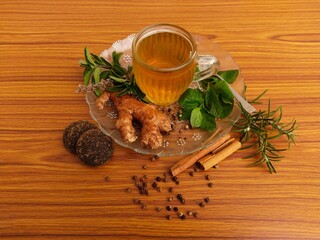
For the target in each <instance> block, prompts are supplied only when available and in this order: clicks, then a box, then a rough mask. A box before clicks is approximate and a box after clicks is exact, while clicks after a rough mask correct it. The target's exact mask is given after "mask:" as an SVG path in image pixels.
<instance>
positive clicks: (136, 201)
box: [133, 198, 141, 204]
mask: <svg viewBox="0 0 320 240" xmlns="http://www.w3.org/2000/svg"><path fill="white" fill-rule="evenodd" d="M133 202H134V203H135V204H139V203H140V202H141V201H140V200H139V199H138V198H135V199H133Z"/></svg>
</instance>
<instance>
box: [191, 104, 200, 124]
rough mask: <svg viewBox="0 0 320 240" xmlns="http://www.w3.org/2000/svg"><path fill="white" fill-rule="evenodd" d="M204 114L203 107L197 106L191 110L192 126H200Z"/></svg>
mask: <svg viewBox="0 0 320 240" xmlns="http://www.w3.org/2000/svg"><path fill="white" fill-rule="evenodd" d="M202 119H203V116H202V113H201V108H200V107H198V108H195V109H193V110H192V112H191V117H190V124H191V126H192V127H200V125H201V122H202Z"/></svg>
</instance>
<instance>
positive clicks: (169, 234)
mask: <svg viewBox="0 0 320 240" xmlns="http://www.w3.org/2000/svg"><path fill="white" fill-rule="evenodd" d="M161 22H168V23H172V24H177V25H180V26H182V27H184V28H186V29H188V30H189V31H190V32H196V33H201V34H205V35H208V36H211V37H212V38H213V41H215V42H217V43H219V44H220V45H221V46H222V47H223V48H224V49H225V50H227V51H228V52H229V53H230V54H231V55H232V56H233V58H234V59H235V60H236V61H237V63H238V65H239V66H240V68H241V70H242V74H243V76H244V77H245V80H246V84H247V87H248V88H247V97H248V99H252V98H254V97H255V96H257V95H258V94H259V93H261V92H262V91H263V90H265V89H269V91H268V93H267V96H266V98H265V99H267V98H268V97H270V98H271V100H272V105H273V106H274V107H276V106H279V105H282V106H283V110H284V116H283V117H284V121H286V122H288V121H290V120H291V119H293V118H295V119H297V121H298V123H299V128H298V130H297V132H296V133H297V134H298V135H299V136H298V137H297V144H296V146H294V147H293V148H292V149H291V150H289V151H287V152H285V155H286V158H285V159H283V160H282V161H281V162H279V163H276V164H275V165H276V168H277V170H278V173H277V174H272V175H271V174H269V173H268V172H267V171H266V168H265V167H253V168H248V167H246V166H247V164H248V163H250V162H251V161H250V160H243V159H242V157H243V156H244V155H245V153H244V152H237V153H235V154H234V155H232V157H230V158H229V159H228V160H226V161H224V162H223V163H222V164H220V167H219V168H218V169H212V170H210V171H209V172H208V173H202V172H201V173H196V174H195V176H194V177H191V176H189V175H188V172H187V173H183V174H181V175H179V178H180V182H181V184H180V185H178V186H174V187H175V191H176V193H177V192H182V193H183V194H184V195H185V197H186V198H187V199H188V201H187V204H186V205H184V206H180V205H179V207H181V209H182V210H184V211H186V210H188V209H191V210H192V211H198V213H199V217H198V218H194V217H188V218H187V219H186V220H185V221H182V220H180V219H178V218H177V217H176V216H175V214H174V213H172V212H171V215H172V219H171V220H166V218H165V216H166V215H167V214H168V212H167V211H166V210H165V209H163V210H162V211H161V212H156V211H155V209H154V208H155V207H156V206H165V205H166V204H167V203H166V197H168V196H169V193H168V192H166V191H165V187H163V191H162V192H160V193H157V192H152V194H151V195H150V196H149V197H144V196H139V194H138V193H137V191H136V189H135V188H134V186H133V182H132V180H131V177H132V175H138V176H142V175H144V174H146V175H148V177H149V178H153V177H155V176H157V175H161V174H162V173H163V172H165V171H166V170H167V169H168V168H169V167H170V166H171V165H172V164H173V163H175V162H176V161H177V160H178V159H180V158H181V157H179V156H176V157H171V158H160V159H158V160H157V161H155V162H150V160H149V159H150V156H145V155H140V154H138V153H135V152H133V151H131V150H128V149H125V148H122V147H120V146H118V145H115V151H114V155H113V158H112V160H111V161H110V163H109V164H107V165H105V166H102V167H99V168H90V167H86V166H84V165H82V164H80V161H79V159H78V158H77V157H76V156H74V155H72V154H70V153H69V152H68V151H67V150H66V149H65V148H64V147H63V144H62V132H63V129H64V128H65V127H66V126H67V125H68V124H70V123H71V122H73V121H77V120H80V119H82V120H89V121H91V122H94V121H93V120H92V119H91V117H90V115H89V112H88V106H87V104H86V102H85V98H84V95H83V94H76V93H75V89H76V87H77V85H78V84H79V83H81V81H82V69H80V67H79V66H78V60H79V59H81V58H83V48H84V47H85V46H88V47H89V48H90V50H91V51H92V52H95V53H99V52H100V51H101V50H103V49H105V48H107V47H109V46H110V45H111V44H112V43H113V42H114V41H116V40H118V39H122V38H124V37H126V36H127V35H128V34H131V33H134V32H137V31H138V30H140V29H141V28H142V27H144V26H146V25H150V24H154V23H161ZM319 26H320V2H319V1H318V0H311V1H306V0H297V1H289V0H280V1H279V0H277V1H275V0H272V1H265V0H263V1H253V0H251V1H249V0H248V1H237V0H233V1H227V2H224V1H219V2H218V1H209V0H208V1H202V0H201V1H192V0H186V1H177V0H171V1H164V0H159V1H155V2H153V1H145V0H144V1H136V3H133V1H99V0H92V1H84V0H77V1H75V0H70V1H66V0H55V1H36V0H25V1H23V0H11V1H1V3H0V53H1V54H0V73H1V75H0V80H1V93H0V112H1V115H0V210H1V211H0V238H3V239H151V238H155V239H162V238H163V239H164V238H166V239H172V238H181V239H182V238H183V239H214V238H218V239H220V238H231V239H319V238H320V217H319V216H320V171H319V166H318V165H319V133H320V132H319V128H320V121H319V120H320V119H319V116H320V107H319V101H320V97H319V96H320V83H319V78H320V64H319V63H320V30H319V29H320V28H319ZM264 107H265V106H261V108H264ZM143 165H147V166H148V168H147V169H145V170H144V169H142V166H143ZM206 174H209V175H210V177H211V178H212V180H211V181H212V182H213V183H214V187H213V188H208V186H207V182H206V180H205V179H204V176H205V175H206ZM106 176H109V181H108V182H106V181H105V177H106ZM163 184H169V183H163ZM163 186H165V185H163ZM126 188H131V189H132V192H131V193H127V192H126V190H125V189H126ZM203 197H209V198H210V202H209V204H207V205H206V206H205V207H204V208H200V207H198V206H197V205H196V201H197V202H198V203H199V201H202V198H203ZM134 198H140V199H141V200H142V201H144V202H145V203H146V204H147V209H146V210H141V209H140V207H139V206H138V205H137V204H134V203H133V199H134ZM172 204H173V205H174V204H176V205H177V206H178V204H177V203H176V202H174V203H172Z"/></svg>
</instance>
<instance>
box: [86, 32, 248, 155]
mask: <svg viewBox="0 0 320 240" xmlns="http://www.w3.org/2000/svg"><path fill="white" fill-rule="evenodd" d="M193 36H194V38H195V40H196V42H197V47H198V53H199V54H200V55H205V54H209V55H210V54H211V55H215V56H216V57H217V58H218V59H219V61H220V64H221V67H220V70H229V69H239V67H238V66H237V64H236V63H235V61H234V60H233V59H232V57H231V56H230V54H229V53H227V52H226V51H224V50H223V49H222V48H221V47H220V46H219V45H218V44H216V43H214V42H213V40H212V39H210V38H209V37H207V36H204V35H200V34H193ZM133 38H134V35H130V36H128V37H127V38H125V39H123V40H119V41H116V42H115V43H113V45H112V47H111V48H109V49H107V50H105V51H103V52H102V53H101V56H102V57H104V58H106V59H108V60H110V56H111V54H112V52H113V51H117V52H123V55H122V58H121V63H122V64H123V65H124V66H128V65H131V43H132V40H133ZM232 87H233V88H234V89H235V90H236V91H237V92H238V93H239V94H240V95H242V96H244V94H245V83H244V80H243V77H242V75H241V73H239V75H238V78H237V80H236V81H235V82H234V83H233V84H232ZM96 99H97V97H96V96H95V94H94V93H87V94H86V101H87V103H88V105H89V108H90V114H91V116H92V118H93V119H94V120H95V121H96V122H97V123H98V124H99V127H100V129H101V130H102V131H103V132H104V133H105V134H107V135H108V136H110V137H111V138H112V139H113V140H114V141H115V142H116V143H118V144H119V145H121V146H123V147H126V148H130V149H132V150H134V151H136V152H138V153H142V154H152V155H158V156H174V155H184V154H190V153H193V152H195V151H198V150H200V149H202V148H206V147H208V146H210V145H212V144H213V143H215V142H216V141H217V140H218V139H219V138H221V137H222V136H224V135H225V134H227V133H228V132H229V131H230V130H231V128H232V123H233V122H235V121H237V120H238V118H239V116H240V113H241V111H240V108H239V106H238V104H234V108H233V110H232V112H231V114H230V115H229V116H228V117H227V118H224V119H221V120H217V121H216V122H217V127H218V128H219V129H220V131H219V133H218V134H216V135H215V136H213V134H212V133H210V132H207V131H203V130H200V129H188V130H185V125H186V123H185V122H181V123H178V124H177V125H176V126H175V129H174V130H172V131H171V132H170V134H169V135H164V136H163V138H164V144H163V146H162V147H160V148H158V149H150V148H148V147H143V146H142V145H141V144H140V135H139V134H140V132H139V128H137V134H138V136H139V137H138V139H137V140H136V141H135V142H133V143H127V142H124V141H123V139H122V137H121V134H120V132H119V131H118V130H117V129H116V128H115V121H116V118H117V111H116V109H115V107H114V105H113V104H111V103H110V104H108V105H107V106H106V108H105V109H104V110H102V111H100V110H98V109H97V108H96V106H95V101H96ZM181 129H182V130H181Z"/></svg>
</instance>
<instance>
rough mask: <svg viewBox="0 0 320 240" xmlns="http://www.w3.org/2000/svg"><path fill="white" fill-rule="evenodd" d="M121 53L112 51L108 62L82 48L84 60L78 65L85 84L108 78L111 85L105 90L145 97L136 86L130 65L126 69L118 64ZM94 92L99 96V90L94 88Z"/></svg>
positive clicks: (95, 83)
mask: <svg viewBox="0 0 320 240" xmlns="http://www.w3.org/2000/svg"><path fill="white" fill-rule="evenodd" d="M122 54H123V53H121V52H113V53H112V61H111V62H109V61H107V60H106V59H104V58H103V57H99V56H97V55H95V54H93V53H90V51H89V50H88V48H85V49H84V57H85V60H84V61H80V66H81V67H84V68H85V69H84V72H83V80H84V84H85V86H88V85H89V84H92V85H97V84H99V83H100V82H101V81H102V80H103V79H109V80H110V81H111V82H112V85H111V86H110V87H108V88H107V89H105V90H107V91H109V92H117V93H118V95H119V96H122V95H125V94H133V95H135V96H137V97H138V98H140V99H142V100H143V99H145V94H144V93H143V92H142V91H141V90H140V88H139V87H138V86H137V84H136V81H135V79H134V75H133V72H132V66H129V67H128V68H127V69H126V68H124V67H123V66H122V65H121V64H120V59H121V56H122ZM95 94H96V95H97V96H99V95H100V94H101V92H100V90H99V89H97V90H95Z"/></svg>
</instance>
